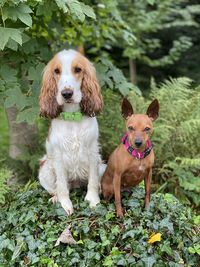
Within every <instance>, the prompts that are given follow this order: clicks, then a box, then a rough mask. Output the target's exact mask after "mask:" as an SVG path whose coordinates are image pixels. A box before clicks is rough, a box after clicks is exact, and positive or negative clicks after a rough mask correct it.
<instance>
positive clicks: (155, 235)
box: [147, 233, 161, 244]
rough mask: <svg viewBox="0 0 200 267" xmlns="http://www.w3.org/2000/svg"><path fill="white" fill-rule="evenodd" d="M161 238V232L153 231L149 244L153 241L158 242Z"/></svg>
mask: <svg viewBox="0 0 200 267" xmlns="http://www.w3.org/2000/svg"><path fill="white" fill-rule="evenodd" d="M160 240H161V233H156V234H155V233H153V234H152V235H151V236H150V238H149V240H148V241H147V242H148V243H149V244H153V243H155V242H158V241H160Z"/></svg>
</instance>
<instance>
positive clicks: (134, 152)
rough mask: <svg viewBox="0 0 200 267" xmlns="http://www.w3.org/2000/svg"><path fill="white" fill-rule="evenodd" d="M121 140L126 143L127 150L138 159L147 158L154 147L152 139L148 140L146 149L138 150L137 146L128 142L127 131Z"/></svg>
mask: <svg viewBox="0 0 200 267" xmlns="http://www.w3.org/2000/svg"><path fill="white" fill-rule="evenodd" d="M121 141H122V143H123V144H124V146H125V148H126V150H127V151H128V152H129V154H131V155H132V156H133V157H134V158H136V159H144V158H146V157H147V156H148V155H149V154H150V153H151V150H152V149H153V144H152V143H151V141H150V140H148V141H147V146H146V148H145V150H144V151H142V152H138V151H137V150H136V149H135V148H133V147H132V146H130V144H129V142H128V134H127V133H125V135H124V136H123V137H122V140H121Z"/></svg>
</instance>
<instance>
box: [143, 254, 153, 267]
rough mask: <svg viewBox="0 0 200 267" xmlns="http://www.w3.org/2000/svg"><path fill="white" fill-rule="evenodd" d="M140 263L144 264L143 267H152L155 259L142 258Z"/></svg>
mask: <svg viewBox="0 0 200 267" xmlns="http://www.w3.org/2000/svg"><path fill="white" fill-rule="evenodd" d="M142 261H143V262H144V264H145V267H152V266H153V265H154V263H155V262H156V259H155V257H154V256H151V257H147V258H143V259H142Z"/></svg>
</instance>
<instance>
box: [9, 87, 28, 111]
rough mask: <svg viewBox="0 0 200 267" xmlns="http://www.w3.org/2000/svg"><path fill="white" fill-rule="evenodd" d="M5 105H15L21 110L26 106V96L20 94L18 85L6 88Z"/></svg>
mask: <svg viewBox="0 0 200 267" xmlns="http://www.w3.org/2000/svg"><path fill="white" fill-rule="evenodd" d="M6 96H7V97H6V100H5V103H4V105H5V107H6V108H9V107H13V106H15V105H16V107H17V108H18V109H19V110H21V109H23V108H25V107H26V96H25V95H24V94H22V92H21V90H20V87H19V85H15V87H14V88H11V89H8V90H6Z"/></svg>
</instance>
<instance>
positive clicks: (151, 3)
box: [147, 0, 156, 5]
mask: <svg viewBox="0 0 200 267" xmlns="http://www.w3.org/2000/svg"><path fill="white" fill-rule="evenodd" d="M147 2H148V3H149V4H150V5H154V4H155V2H156V0H147Z"/></svg>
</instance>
